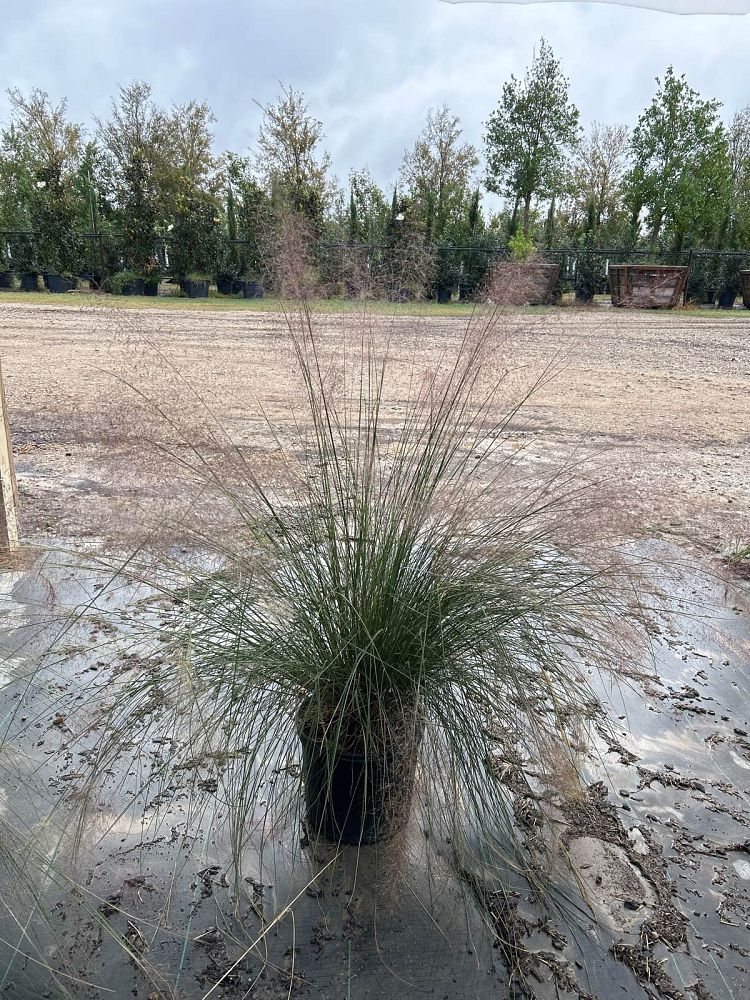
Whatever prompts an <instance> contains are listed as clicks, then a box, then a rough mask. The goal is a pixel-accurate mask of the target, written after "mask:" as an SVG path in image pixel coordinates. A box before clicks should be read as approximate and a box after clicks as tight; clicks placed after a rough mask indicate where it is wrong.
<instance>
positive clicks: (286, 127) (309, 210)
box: [256, 87, 331, 237]
mask: <svg viewBox="0 0 750 1000" xmlns="http://www.w3.org/2000/svg"><path fill="white" fill-rule="evenodd" d="M261 110H262V111H263V120H262V122H261V127H260V134H259V136H258V156H257V159H256V163H257V169H258V172H259V174H260V176H261V177H262V178H263V179H264V181H265V184H266V189H267V190H270V191H271V196H272V200H273V201H274V202H275V204H276V206H277V208H278V210H279V211H280V212H281V213H282V214H283V212H284V210H288V209H292V210H293V211H295V212H299V213H300V214H301V215H302V216H303V217H304V218H305V221H306V224H307V226H308V227H309V228H310V230H311V232H313V233H314V234H317V236H318V237H319V236H320V233H321V232H322V229H323V221H324V214H325V211H326V208H327V207H328V204H329V202H330V199H331V188H330V185H329V182H328V176H327V175H328V169H329V167H330V156H329V155H328V153H325V152H321V150H320V144H321V142H322V140H323V124H322V122H320V121H318V120H317V119H316V118H313V117H312V115H311V114H310V113H309V111H308V107H307V102H306V101H305V97H304V94H302V92H301V91H299V90H295V89H294V88H293V87H284V88H283V89H282V92H281V94H280V95H279V97H278V98H277V99H276V101H275V103H273V104H267V105H265V106H261Z"/></svg>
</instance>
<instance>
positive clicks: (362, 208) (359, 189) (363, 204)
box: [349, 168, 389, 243]
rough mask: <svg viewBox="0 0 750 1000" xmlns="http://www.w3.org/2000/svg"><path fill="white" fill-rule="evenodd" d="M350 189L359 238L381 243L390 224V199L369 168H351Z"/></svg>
mask: <svg viewBox="0 0 750 1000" xmlns="http://www.w3.org/2000/svg"><path fill="white" fill-rule="evenodd" d="M349 189H350V191H351V197H352V201H353V202H354V206H355V211H356V216H357V230H358V233H359V238H360V239H361V240H362V242H364V243H380V242H382V240H383V237H384V234H385V230H386V227H387V225H388V218H389V207H388V201H387V199H386V197H385V195H384V194H383V192H382V190H381V189H380V188H379V187H378V185H377V184H376V183H375V181H374V179H373V177H372V175H371V174H370V172H369V170H367V169H366V168H365V169H362V170H351V171H350V172H349Z"/></svg>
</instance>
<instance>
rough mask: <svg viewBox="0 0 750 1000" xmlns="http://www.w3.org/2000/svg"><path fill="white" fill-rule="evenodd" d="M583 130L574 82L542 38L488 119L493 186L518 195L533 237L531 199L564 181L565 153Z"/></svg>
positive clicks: (489, 180)
mask: <svg viewBox="0 0 750 1000" xmlns="http://www.w3.org/2000/svg"><path fill="white" fill-rule="evenodd" d="M577 134H578V109H577V108H576V107H575V105H573V104H572V103H571V102H570V100H569V98H568V81H567V79H566V78H565V76H563V74H562V71H561V69H560V64H559V62H558V61H557V59H556V58H555V56H554V53H553V52H552V49H551V48H550V46H549V45H548V44H547V42H546V41H545V40H544V39H542V40H541V42H540V45H539V51H538V53H537V54H536V55H535V57H534V60H533V62H532V64H531V66H530V67H529V69H528V70H527V71H526V75H525V76H524V78H523V80H517V79H516V78H515V77H513V76H512V77H511V78H510V80H509V81H508V82H507V83H506V84H505V85H504V86H503V93H502V97H501V98H500V103H499V104H498V106H497V109H496V110H495V111H494V112H493V113H492V114H491V115H490V117H489V119H488V120H487V123H486V131H485V146H486V151H487V165H488V173H487V187H488V189H489V190H490V191H496V192H497V193H498V194H504V195H508V196H510V197H515V198H517V199H518V200H519V202H520V204H521V205H522V207H523V232H524V235H526V236H528V235H529V224H530V210H531V202H532V199H533V198H534V197H545V196H551V195H553V194H554V193H555V190H556V188H557V187H558V185H559V183H560V177H559V165H560V160H561V153H562V151H563V150H564V149H565V148H566V147H567V146H569V145H570V144H571V143H573V142H574V140H575V138H576V136H577Z"/></svg>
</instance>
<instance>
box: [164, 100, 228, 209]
mask: <svg viewBox="0 0 750 1000" xmlns="http://www.w3.org/2000/svg"><path fill="white" fill-rule="evenodd" d="M215 121H216V118H215V117H214V113H213V111H212V110H211V108H210V107H209V106H208V104H206V103H205V102H204V101H187V102H186V103H185V104H177V105H175V106H174V107H173V108H172V110H171V112H170V113H169V114H168V115H167V116H166V118H165V134H164V148H165V149H166V150H168V154H169V163H168V170H167V171H165V175H164V181H165V184H166V187H167V191H168V197H169V198H170V200H171V202H172V204H173V205H176V206H177V207H178V208H179V207H180V206H179V202H180V200H181V199H182V200H185V199H192V200H194V199H196V198H197V199H199V200H201V199H204V198H207V199H209V200H210V199H214V201H215V202H216V203H218V198H219V192H220V189H221V173H220V168H221V160H220V158H218V157H216V156H215V155H214V152H213V148H214V133H213V130H212V126H213V124H214V122H215Z"/></svg>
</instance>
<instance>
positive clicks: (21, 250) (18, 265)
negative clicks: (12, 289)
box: [11, 233, 39, 292]
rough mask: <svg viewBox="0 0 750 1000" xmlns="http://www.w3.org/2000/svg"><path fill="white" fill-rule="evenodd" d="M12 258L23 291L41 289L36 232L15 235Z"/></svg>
mask: <svg viewBox="0 0 750 1000" xmlns="http://www.w3.org/2000/svg"><path fill="white" fill-rule="evenodd" d="M11 259H12V261H13V269H14V270H15V271H16V272H17V273H18V275H19V278H20V282H21V291H23V292H37V291H39V254H38V249H37V240H36V236H35V234H34V233H18V234H17V235H15V236H14V237H13V241H12V244H11Z"/></svg>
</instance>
